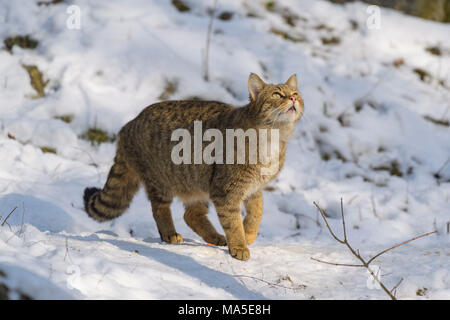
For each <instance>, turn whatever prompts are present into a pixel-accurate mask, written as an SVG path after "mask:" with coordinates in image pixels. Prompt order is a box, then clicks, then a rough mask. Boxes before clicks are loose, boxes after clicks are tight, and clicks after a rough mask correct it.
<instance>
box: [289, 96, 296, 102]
mask: <svg viewBox="0 0 450 320" xmlns="http://www.w3.org/2000/svg"><path fill="white" fill-rule="evenodd" d="M289 99H291V100H292V101H293V102H295V101H296V100H297V99H296V98H295V96H290V97H289Z"/></svg>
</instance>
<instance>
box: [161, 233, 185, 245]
mask: <svg viewBox="0 0 450 320" xmlns="http://www.w3.org/2000/svg"><path fill="white" fill-rule="evenodd" d="M162 241H164V242H167V243H183V237H182V236H181V234H178V233H175V234H172V235H170V236H165V237H164V236H163V237H162Z"/></svg>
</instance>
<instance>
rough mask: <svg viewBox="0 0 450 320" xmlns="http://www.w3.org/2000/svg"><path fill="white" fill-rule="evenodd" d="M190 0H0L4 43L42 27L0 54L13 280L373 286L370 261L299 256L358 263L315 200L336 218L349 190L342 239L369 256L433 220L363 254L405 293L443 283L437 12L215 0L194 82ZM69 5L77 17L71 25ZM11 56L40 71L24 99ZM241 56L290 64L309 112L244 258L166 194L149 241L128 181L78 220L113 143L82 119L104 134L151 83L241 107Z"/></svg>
mask: <svg viewBox="0 0 450 320" xmlns="http://www.w3.org/2000/svg"><path fill="white" fill-rule="evenodd" d="M184 3H185V4H187V5H188V6H189V7H190V10H189V11H186V12H179V11H178V10H177V9H176V7H175V6H174V5H172V2H171V1H156V0H153V1H150V0H132V1H126V2H124V1H120V0H110V1H87V0H74V1H70V3H66V1H64V2H62V3H59V4H54V5H38V4H37V1H29V0H16V1H7V0H0V20H1V22H2V27H1V28H0V39H2V40H3V39H6V38H7V37H11V36H15V35H30V36H31V37H32V38H34V39H36V40H37V41H38V46H37V47H36V48H35V49H22V48H20V47H19V46H14V47H13V49H12V52H11V53H10V52H8V51H7V50H6V49H5V50H0V216H1V217H2V218H0V223H2V222H3V221H5V219H6V218H7V216H8V214H9V213H10V212H11V211H12V210H13V209H14V208H15V207H17V208H16V209H15V211H14V212H13V213H12V214H11V215H10V216H9V217H8V219H7V221H6V222H5V224H4V225H3V226H1V227H0V283H4V284H6V286H7V287H8V288H9V296H10V297H12V298H20V297H22V298H23V297H27V296H28V297H32V298H76V299H105V298H113V299H118V298H122V299H146V298H147V299H214V298H216V299H265V298H269V299H273V298H276V299H337V298H341V299H385V298H387V296H386V295H385V293H384V292H382V291H381V290H379V289H376V288H375V289H373V287H374V286H373V285H372V284H371V282H370V277H369V275H368V273H366V271H365V270H364V269H360V268H345V267H337V266H331V265H325V264H321V263H319V262H316V261H314V260H311V257H314V258H318V259H322V260H327V261H334V262H340V263H357V261H356V260H355V259H354V257H352V256H351V255H350V254H349V253H348V252H347V250H346V248H345V247H343V246H342V245H340V244H338V243H336V242H335V241H334V240H333V239H332V238H331V236H330V235H329V233H328V231H327V229H326V228H325V225H324V224H323V222H322V221H321V220H320V216H319V214H318V212H317V210H316V208H315V207H314V205H313V201H315V202H318V203H319V204H320V205H321V207H323V208H325V209H326V211H327V214H328V215H329V222H330V225H331V226H332V227H333V228H334V229H335V230H336V232H337V233H339V234H340V232H341V230H340V227H341V222H340V211H339V206H340V203H339V201H340V198H343V200H344V206H345V214H346V222H347V227H348V230H347V231H348V237H349V239H350V242H351V243H352V244H353V246H354V247H355V248H359V250H360V252H361V254H362V255H363V256H365V257H369V256H370V255H373V254H375V253H377V252H379V251H381V250H383V249H385V248H387V247H390V246H391V245H394V244H396V243H399V242H401V241H403V240H406V239H409V238H411V237H413V236H416V235H419V234H421V233H425V232H428V231H433V230H438V233H437V234H434V235H432V236H429V237H426V238H423V239H420V240H417V241H416V242H412V243H409V244H407V245H405V246H402V247H400V248H398V249H396V250H395V251H391V252H388V253H386V254H385V255H383V256H381V257H380V258H378V259H377V260H376V261H375V262H374V264H376V265H377V266H379V267H380V268H381V275H382V281H383V282H384V283H385V284H386V285H387V286H388V287H393V286H394V285H395V284H397V283H398V282H399V280H400V279H401V278H403V279H404V280H403V282H402V283H401V285H400V286H399V288H398V289H397V297H398V298H400V299H439V298H441V299H450V270H449V265H450V246H449V239H450V234H449V233H450V231H449V228H450V227H449V225H450V205H449V203H450V201H449V199H450V165H449V163H448V161H449V157H450V132H449V126H448V122H449V119H450V110H449V108H450V104H449V97H450V94H449V87H450V78H449V73H450V43H449V41H448V34H449V31H450V27H449V26H448V25H445V24H439V23H434V22H429V21H424V20H420V19H417V18H413V17H409V16H405V15H402V14H400V13H398V12H395V11H391V10H386V9H382V11H381V28H380V29H375V30H371V29H368V28H367V27H366V20H367V18H368V14H367V12H366V9H367V6H366V5H364V4H362V3H352V4H350V5H347V6H338V5H333V4H330V3H329V2H327V1H321V0H304V1H295V0H283V1H281V0H280V1H276V2H274V3H275V4H272V2H268V3H267V2H264V1H238V0H233V1H223V0H221V1H219V2H218V7H217V11H216V15H217V16H220V15H222V18H227V17H228V18H229V16H230V14H229V13H232V15H231V19H229V20H222V19H219V18H216V19H215V20H214V23H213V33H212V36H211V43H210V49H209V50H210V51H209V56H210V61H209V75H210V81H209V82H206V81H204V79H203V71H204V65H203V58H204V55H205V47H206V35H207V27H208V23H209V13H208V12H210V10H211V8H212V6H213V3H214V1H212V0H211V1H209V0H202V1H193V0H191V1H187V0H185V1H184ZM69 5H76V6H77V8H78V9H79V10H80V13H81V20H80V23H81V25H80V26H81V28H80V29H69V28H67V25H66V23H67V19H68V18H69V17H70V14H69V13H67V9H68V6H69ZM70 12H71V13H72V12H73V11H70ZM224 12H225V13H228V14H224V15H223V13H224ZM430 48H431V49H430ZM436 48H438V49H439V50H438V51H437V50H436ZM427 49H428V50H427ZM432 49H435V50H432ZM23 65H35V66H37V67H38V69H39V70H40V71H41V72H42V74H43V77H44V80H48V81H49V82H48V84H47V85H46V87H45V96H44V97H41V98H35V97H34V96H35V95H36V92H35V90H34V89H33V87H32V86H31V85H30V78H29V75H28V73H27V71H26V69H25V68H24V67H23ZM250 72H255V73H258V74H260V75H262V76H263V77H264V78H265V79H266V80H267V81H269V82H273V83H277V82H281V81H285V80H286V79H287V78H288V77H289V76H290V75H291V74H293V73H296V74H297V75H298V78H299V81H300V91H301V93H302V95H303V97H304V100H305V116H304V118H303V119H302V120H301V121H300V123H299V125H298V127H297V129H296V131H295V134H294V137H293V138H292V140H291V141H290V145H289V149H288V155H287V161H286V165H285V168H284V169H283V171H282V173H281V174H280V175H279V177H278V179H277V181H275V182H274V183H272V184H271V186H270V188H268V190H267V191H265V194H264V196H265V200H264V202H265V207H264V216H263V221H262V225H261V228H260V234H259V237H258V239H257V240H256V242H255V243H254V244H253V245H252V246H251V247H250V250H251V259H250V260H249V261H247V262H241V261H237V260H234V259H232V258H231V257H230V256H229V255H228V253H227V251H226V249H225V248H218V247H213V246H208V245H206V244H205V243H203V242H202V241H201V239H200V238H199V237H198V236H197V235H195V234H194V233H193V232H192V231H191V230H190V229H189V228H188V227H187V226H186V225H185V223H184V221H183V218H182V214H183V208H182V204H181V203H180V202H179V201H175V202H174V204H173V206H172V209H173V216H174V220H175V224H176V227H177V230H178V232H179V233H181V234H182V235H183V237H184V239H185V243H184V244H182V245H169V244H164V243H161V242H160V240H159V236H158V231H157V229H156V225H155V223H154V220H153V218H152V215H151V209H150V204H149V202H148V201H147V199H146V197H145V194H144V192H142V191H140V192H139V194H138V196H137V197H136V198H135V199H134V201H133V203H132V205H131V207H130V209H129V210H128V212H126V213H125V214H124V215H123V216H121V217H120V218H118V219H117V220H115V221H113V222H111V223H105V224H99V223H96V222H94V221H93V220H91V219H89V218H88V216H87V215H86V213H85V212H84V211H83V208H82V192H83V189H84V188H85V187H86V186H94V185H95V186H102V185H103V183H104V181H105V179H106V175H107V173H108V170H109V167H110V165H111V164H112V159H113V157H114V152H115V145H114V143H112V142H106V143H102V144H100V145H92V144H91V143H90V141H88V140H86V139H85V138H83V137H84V134H85V132H86V131H87V130H89V129H92V128H98V129H101V130H104V131H105V132H107V133H108V134H109V136H111V137H112V136H113V135H114V134H115V133H117V132H118V130H119V129H120V127H121V126H122V125H124V124H125V123H126V122H127V121H129V120H130V119H132V118H133V117H135V116H136V115H137V114H138V113H139V112H140V110H142V109H143V108H144V107H145V106H147V105H149V104H151V103H154V102H156V101H159V100H160V99H186V98H192V97H199V98H203V99H214V100H222V101H224V102H227V103H231V104H235V105H243V104H245V103H246V101H247V97H248V92H247V78H248V75H249V73H250ZM421 78H422V79H421ZM61 117H63V119H65V120H67V119H68V118H70V120H71V121H70V122H65V121H62V120H61ZM43 147H45V148H47V149H44V150H52V149H54V151H55V152H56V153H55V154H54V153H51V152H50V153H49V152H43V149H42V148H43ZM212 211H213V210H212ZM210 217H211V219H212V220H213V222H214V224H215V225H216V226H217V228H218V229H219V230H220V225H219V223H218V221H217V218H216V217H215V212H214V211H213V212H211V213H210ZM368 281H369V282H368Z"/></svg>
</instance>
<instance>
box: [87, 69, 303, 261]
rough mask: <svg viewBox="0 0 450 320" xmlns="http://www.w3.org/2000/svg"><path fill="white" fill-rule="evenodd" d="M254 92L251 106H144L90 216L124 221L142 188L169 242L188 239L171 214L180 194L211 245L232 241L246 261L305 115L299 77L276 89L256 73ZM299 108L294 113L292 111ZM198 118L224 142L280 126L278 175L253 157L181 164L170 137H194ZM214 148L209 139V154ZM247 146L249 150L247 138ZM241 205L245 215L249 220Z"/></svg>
mask: <svg viewBox="0 0 450 320" xmlns="http://www.w3.org/2000/svg"><path fill="white" fill-rule="evenodd" d="M248 89H249V93H250V103H249V104H248V105H246V106H244V107H240V108H236V107H233V106H230V105H227V104H224V103H220V102H215V101H165V102H160V103H156V104H153V105H151V106H149V107H147V108H145V109H144V110H143V111H142V112H141V113H140V114H139V115H138V116H137V117H136V118H135V119H133V120H132V121H130V122H129V123H127V124H126V125H125V126H124V127H123V128H122V129H121V130H120V132H119V135H118V145H117V154H116V157H115V160H114V165H113V166H112V168H111V170H110V172H109V175H108V179H107V181H106V184H105V186H104V187H103V189H97V188H86V190H85V192H84V203H85V209H86V212H87V213H88V214H89V216H90V217H92V218H93V219H95V220H98V221H108V220H111V219H114V218H116V217H118V216H120V215H121V214H122V213H123V212H124V211H125V210H126V209H127V208H128V206H129V204H130V202H131V200H132V198H133V196H134V194H135V193H136V192H137V190H138V188H139V185H140V184H142V185H143V186H144V188H145V190H146V192H147V196H148V198H149V200H150V202H151V206H152V211H153V217H154V218H155V221H156V224H157V227H158V230H159V233H160V236H161V239H162V240H163V241H166V242H169V243H180V242H182V241H183V238H182V237H181V235H179V234H178V233H177V232H176V230H175V226H174V223H173V220H172V215H171V212H170V204H171V202H172V200H173V198H174V197H178V198H180V199H181V201H183V202H184V204H185V210H186V212H185V215H184V219H185V221H186V223H187V224H188V225H189V227H191V229H193V230H194V231H195V232H196V233H197V234H199V235H200V236H201V237H202V238H203V239H204V240H205V241H206V242H208V243H212V244H215V245H225V244H227V245H228V248H229V252H230V254H231V255H232V256H233V257H235V258H237V259H241V260H247V259H248V258H249V257H250V252H249V250H248V249H247V245H248V244H251V243H252V242H253V241H254V240H255V238H256V236H257V232H258V227H259V223H260V221H261V217H262V210H263V204H262V193H261V190H262V189H263V187H264V186H265V185H266V184H267V183H268V182H269V181H271V180H272V179H274V178H275V177H276V176H277V174H278V172H279V170H281V168H282V166H283V163H284V159H285V152H286V147H287V141H288V139H289V137H290V136H291V134H292V132H293V130H294V127H295V125H296V123H297V122H298V120H299V119H300V116H301V115H302V113H303V101H302V98H301V96H300V94H299V93H298V91H297V78H296V77H295V76H291V77H290V78H289V79H288V81H287V82H286V83H284V84H280V85H271V84H265V83H264V82H263V81H262V80H261V79H260V78H259V77H258V76H257V75H255V74H251V75H250V77H249V81H248ZM294 98H295V99H294ZM293 101H294V102H293ZM293 104H294V105H295V108H294V109H295V112H290V113H289V112H288V111H289V110H291V111H292V106H293ZM289 117H290V118H289ZM280 119H285V120H280ZM286 119H288V120H289V121H288V120H286ZM194 121H201V122H202V126H203V132H204V131H205V130H207V129H210V128H211V129H212V128H213V129H217V130H219V131H220V132H221V133H222V136H223V137H225V136H226V130H227V129H242V130H244V131H245V130H247V129H256V130H258V129H279V130H280V131H279V132H280V140H279V144H280V152H279V156H278V157H277V159H272V160H270V161H277V164H278V166H277V168H278V171H276V172H274V173H273V174H271V175H267V176H265V175H261V171H260V169H261V168H262V167H265V165H262V164H261V163H257V164H250V163H249V161H248V160H249V159H248V157H247V158H246V160H245V163H244V164H217V163H214V164H206V163H201V164H194V163H192V164H175V163H174V162H173V161H172V159H171V151H172V149H173V147H174V146H175V145H177V144H178V143H179V142H178V141H172V140H171V135H172V133H173V131H174V130H175V129H180V128H183V129H186V130H188V131H189V132H190V133H191V136H192V137H193V136H194ZM209 143H210V142H206V141H205V142H203V150H204V148H205V147H206V146H207V145H208V144H209ZM245 143H246V148H247V150H248V148H249V145H248V143H249V141H248V139H246V141H245ZM193 151H194V150H193V148H192V152H193ZM234 152H235V153H236V152H237V150H236V145H235V149H234ZM258 152H259V151H258ZM247 155H248V151H247ZM192 159H194V156H193V154H192ZM208 202H212V203H213V204H214V206H215V209H216V211H217V214H218V216H219V221H220V223H221V225H222V228H223V229H224V231H225V237H224V236H222V235H220V234H219V233H218V232H217V231H216V230H215V228H214V227H213V225H212V224H211V223H210V222H209V220H208V218H207V213H208V207H207V203H208ZM242 204H244V206H245V209H246V213H247V216H246V218H245V220H244V221H242V216H241V207H242Z"/></svg>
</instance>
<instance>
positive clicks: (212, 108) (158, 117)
mask: <svg viewBox="0 0 450 320" xmlns="http://www.w3.org/2000/svg"><path fill="white" fill-rule="evenodd" d="M233 109H235V107H233V106H231V105H228V104H226V103H222V102H218V101H191V100H180V101H163V102H158V103H155V104H152V105H150V106H148V107H147V108H145V109H144V110H143V111H142V112H141V113H140V114H139V115H138V116H137V117H136V118H135V119H134V120H132V121H130V123H129V124H130V126H133V125H138V126H142V125H144V126H146V127H152V128H154V129H156V128H157V127H159V126H160V125H161V127H159V129H165V130H174V129H178V128H186V127H189V126H190V125H192V124H193V122H194V121H207V120H211V119H215V118H218V117H223V116H224V115H225V114H227V113H229V112H230V111H231V110H233Z"/></svg>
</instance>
